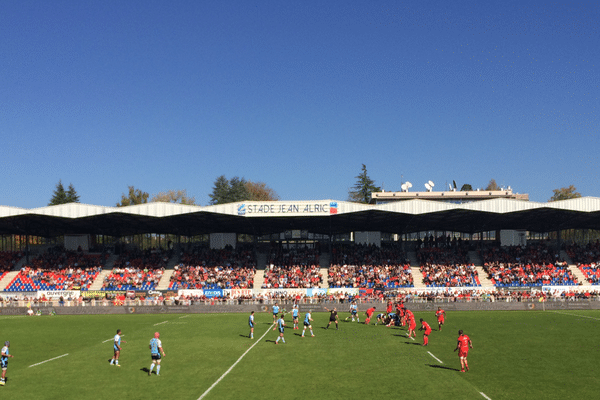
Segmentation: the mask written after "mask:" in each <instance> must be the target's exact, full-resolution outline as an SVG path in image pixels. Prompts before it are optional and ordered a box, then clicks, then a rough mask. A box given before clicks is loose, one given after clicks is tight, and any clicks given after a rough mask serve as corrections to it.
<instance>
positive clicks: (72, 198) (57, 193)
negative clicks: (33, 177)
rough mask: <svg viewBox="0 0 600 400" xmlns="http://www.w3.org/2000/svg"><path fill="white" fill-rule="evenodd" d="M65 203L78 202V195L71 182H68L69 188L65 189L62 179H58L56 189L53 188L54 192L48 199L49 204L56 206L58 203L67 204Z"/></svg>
mask: <svg viewBox="0 0 600 400" xmlns="http://www.w3.org/2000/svg"><path fill="white" fill-rule="evenodd" d="M67 203H79V195H78V194H77V191H76V190H75V187H74V186H73V184H72V183H70V184H69V190H68V191H65V187H64V186H63V184H62V180H59V181H58V183H57V184H56V189H54V193H53V194H52V198H51V199H50V203H48V205H49V206H56V205H58V204H67Z"/></svg>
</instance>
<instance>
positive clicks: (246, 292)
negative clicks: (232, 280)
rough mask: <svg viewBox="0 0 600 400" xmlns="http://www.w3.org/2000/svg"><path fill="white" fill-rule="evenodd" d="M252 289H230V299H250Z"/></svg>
mask: <svg viewBox="0 0 600 400" xmlns="http://www.w3.org/2000/svg"><path fill="white" fill-rule="evenodd" d="M252 292H253V290H252V289H231V297H232V298H234V299H237V298H238V297H242V296H243V297H248V296H250V297H252Z"/></svg>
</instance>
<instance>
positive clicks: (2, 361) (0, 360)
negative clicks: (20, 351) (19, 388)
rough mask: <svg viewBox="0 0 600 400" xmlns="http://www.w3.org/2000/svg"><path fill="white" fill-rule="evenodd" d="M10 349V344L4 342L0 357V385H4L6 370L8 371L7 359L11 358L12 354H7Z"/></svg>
mask: <svg viewBox="0 0 600 400" xmlns="http://www.w3.org/2000/svg"><path fill="white" fill-rule="evenodd" d="M9 347H10V342H9V341H8V340H7V341H6V342H4V347H3V348H2V356H1V357H0V366H1V367H2V378H1V379H0V385H2V386H4V385H6V370H7V369H8V358H9V357H10V358H13V355H12V354H9V352H8V348H9Z"/></svg>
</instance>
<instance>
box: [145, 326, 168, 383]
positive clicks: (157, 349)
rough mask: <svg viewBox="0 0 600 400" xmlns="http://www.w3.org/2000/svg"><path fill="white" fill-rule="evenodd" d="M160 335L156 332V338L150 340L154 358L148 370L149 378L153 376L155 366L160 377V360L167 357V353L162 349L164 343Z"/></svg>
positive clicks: (151, 353) (151, 354) (151, 352)
mask: <svg viewBox="0 0 600 400" xmlns="http://www.w3.org/2000/svg"><path fill="white" fill-rule="evenodd" d="M159 337H160V333H158V332H155V333H154V337H153V338H152V339H150V346H149V347H150V356H151V357H152V364H150V369H149V370H148V376H150V375H152V370H153V369H154V365H156V376H160V360H161V358H162V357H164V356H165V351H164V350H163V348H162V342H161V340H160V339H159Z"/></svg>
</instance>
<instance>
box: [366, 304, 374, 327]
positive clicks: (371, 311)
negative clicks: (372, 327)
mask: <svg viewBox="0 0 600 400" xmlns="http://www.w3.org/2000/svg"><path fill="white" fill-rule="evenodd" d="M374 312H375V307H371V308H369V309H368V310H367V312H366V313H365V314H367V319H366V320H365V325H369V322H371V315H373V313H374Z"/></svg>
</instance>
